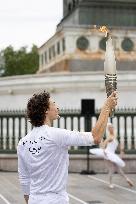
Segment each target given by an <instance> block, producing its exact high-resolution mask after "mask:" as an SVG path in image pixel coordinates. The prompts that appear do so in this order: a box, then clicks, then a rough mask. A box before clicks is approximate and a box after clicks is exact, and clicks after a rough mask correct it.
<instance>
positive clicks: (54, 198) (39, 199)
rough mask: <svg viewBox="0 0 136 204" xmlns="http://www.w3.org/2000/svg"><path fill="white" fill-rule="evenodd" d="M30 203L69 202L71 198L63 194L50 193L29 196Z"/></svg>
mask: <svg viewBox="0 0 136 204" xmlns="http://www.w3.org/2000/svg"><path fill="white" fill-rule="evenodd" d="M28 204H69V199H68V198H67V197H65V196H63V195H59V194H54V193H50V194H47V195H46V196H38V195H37V196H31V195H30V196H29V201H28Z"/></svg>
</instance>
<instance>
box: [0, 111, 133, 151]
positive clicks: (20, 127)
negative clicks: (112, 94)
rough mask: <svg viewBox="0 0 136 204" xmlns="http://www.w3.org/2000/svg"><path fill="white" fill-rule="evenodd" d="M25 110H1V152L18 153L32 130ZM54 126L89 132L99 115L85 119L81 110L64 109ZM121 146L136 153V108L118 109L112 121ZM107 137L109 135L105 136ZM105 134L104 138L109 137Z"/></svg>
mask: <svg viewBox="0 0 136 204" xmlns="http://www.w3.org/2000/svg"><path fill="white" fill-rule="evenodd" d="M25 115H26V114H25V111H18V110H17V111H0V153H15V152H16V147H17V144H18V142H19V140H20V139H21V138H22V137H24V136H25V135H26V134H27V133H28V132H29V131H30V130H31V129H32V125H31V124H30V123H29V122H28V121H27V119H26V116H25ZM60 116H61V118H60V119H59V120H56V121H54V124H53V126H55V127H59V128H65V129H69V130H78V131H90V129H91V127H93V126H94V125H95V123H96V120H97V118H98V116H99V110H96V113H95V115H94V116H83V115H81V114H80V110H62V111H61V114H60ZM112 122H113V124H114V127H115V129H116V132H117V138H118V141H119V143H120V146H121V148H122V149H124V151H125V152H126V153H136V128H135V127H136V109H118V110H116V113H115V117H114V118H113V119H112ZM106 134H107V133H106ZM106 134H105V137H106ZM70 152H72V153H86V152H87V148H85V147H75V146H74V147H70Z"/></svg>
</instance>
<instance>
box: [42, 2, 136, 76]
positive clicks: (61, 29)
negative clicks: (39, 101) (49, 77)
mask: <svg viewBox="0 0 136 204" xmlns="http://www.w3.org/2000/svg"><path fill="white" fill-rule="evenodd" d="M95 25H97V26H100V25H106V26H108V27H109V29H110V30H111V32H112V38H113V44H114V47H115V52H116V59H117V69H118V70H119V71H130V70H131V71H135V70H136V65H135V64H136V40H135V39H136V28H135V26H136V1H134V0H130V1H127V0H124V1H123V0H108V1H107V0H105V1H103V0H79V1H76V0H64V1H63V18H62V20H61V22H60V23H59V24H58V25H57V30H56V33H55V34H54V36H52V37H51V38H50V39H49V40H48V41H47V42H45V43H44V44H43V45H42V46H41V47H40V48H39V55H40V66H39V73H46V72H61V71H65V72H77V71H79V72H86V71H95V72H97V71H103V60H104V54H105V40H106V39H105V37H104V34H103V33H100V32H99V31H98V30H97V29H96V26H95Z"/></svg>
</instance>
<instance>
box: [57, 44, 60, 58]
mask: <svg viewBox="0 0 136 204" xmlns="http://www.w3.org/2000/svg"><path fill="white" fill-rule="evenodd" d="M57 54H58V55H59V54H60V42H57Z"/></svg>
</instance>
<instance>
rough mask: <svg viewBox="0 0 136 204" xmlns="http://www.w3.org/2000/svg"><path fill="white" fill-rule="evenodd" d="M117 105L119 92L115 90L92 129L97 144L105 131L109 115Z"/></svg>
mask: <svg viewBox="0 0 136 204" xmlns="http://www.w3.org/2000/svg"><path fill="white" fill-rule="evenodd" d="M116 105H117V93H116V92H113V93H112V94H111V95H110V96H109V97H108V98H107V100H106V102H105V103H104V105H103V107H102V109H101V113H100V115H99V118H98V120H97V122H96V125H95V126H94V128H93V129H92V135H93V137H94V142H95V144H99V143H100V142H101V139H102V137H103V134H104V132H105V129H106V126H107V122H108V117H109V114H110V112H111V110H112V109H114V108H115V106H116Z"/></svg>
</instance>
